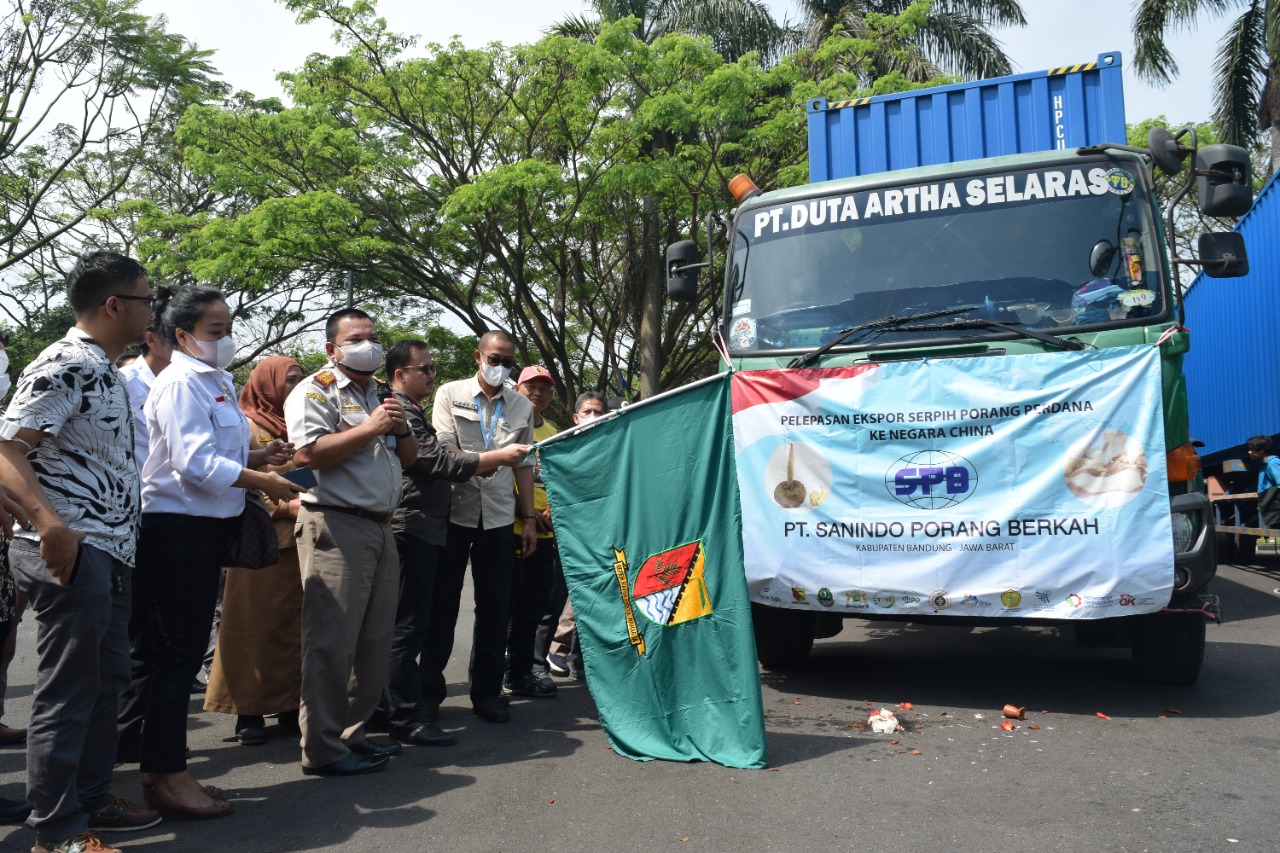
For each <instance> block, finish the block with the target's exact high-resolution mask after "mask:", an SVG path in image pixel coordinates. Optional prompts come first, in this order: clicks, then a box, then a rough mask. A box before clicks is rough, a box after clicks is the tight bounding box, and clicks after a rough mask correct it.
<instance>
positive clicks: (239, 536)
mask: <svg viewBox="0 0 1280 853" xmlns="http://www.w3.org/2000/svg"><path fill="white" fill-rule="evenodd" d="M221 562H222V565H223V566H226V567H229V568H230V567H234V568H238V569H265V568H266V567H267V566H274V565H275V564H276V563H278V562H280V539H279V537H278V536H277V535H276V525H275V522H274V521H272V520H271V513H269V512H267V505H266V503H265V502H264V501H263V500H262V495H261V494H260V493H259V492H258V490H257V489H245V493H244V512H242V513H240V520H239V524H237V525H236V532H235V534H234V535H233V536H232V537H231V538H230V539H229V540H228V541H227V545H226V547H225V548H223V549H222V561H221Z"/></svg>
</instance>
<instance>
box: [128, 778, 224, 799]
mask: <svg viewBox="0 0 1280 853" xmlns="http://www.w3.org/2000/svg"><path fill="white" fill-rule="evenodd" d="M155 786H156V783H155V780H152V781H150V782H148V781H147V780H146V779H145V778H144V779H143V780H142V794H143V796H144V797H145V796H146V794H147V792H148V791H150V790H151V789H152V788H154V787H155ZM200 790H201V791H204V795H205V796H206V797H208V798H209V799H211V800H221V799H222V798H223V797H225V796H226V795H227V792H226V791H224V790H222V789H221V788H219V787H218V786H217V785H201V786H200Z"/></svg>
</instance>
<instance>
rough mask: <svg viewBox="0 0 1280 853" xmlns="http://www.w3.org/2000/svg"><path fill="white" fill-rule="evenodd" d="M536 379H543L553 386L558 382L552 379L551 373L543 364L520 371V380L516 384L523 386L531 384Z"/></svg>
mask: <svg viewBox="0 0 1280 853" xmlns="http://www.w3.org/2000/svg"><path fill="white" fill-rule="evenodd" d="M534 379H541V380H543V381H544V382H547V383H549V384H551V385H555V384H556V381H555V380H554V379H552V378H551V371H549V370H547V369H546V368H545V367H543V366H542V365H541V364H533V365H530V366H529V367H526V368H525V369H524V370H522V371H520V380H519V381H518V382H517V383H516V384H517V385H523V384H524V383H526V382H530V381H532V380H534Z"/></svg>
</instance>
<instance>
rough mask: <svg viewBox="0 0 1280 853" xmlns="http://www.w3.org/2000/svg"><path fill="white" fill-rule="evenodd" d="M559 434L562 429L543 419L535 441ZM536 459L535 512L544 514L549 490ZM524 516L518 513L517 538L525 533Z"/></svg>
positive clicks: (550, 536)
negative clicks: (543, 481)
mask: <svg viewBox="0 0 1280 853" xmlns="http://www.w3.org/2000/svg"><path fill="white" fill-rule="evenodd" d="M558 432H560V427H558V426H556V425H555V424H553V423H552V422H551V421H549V420H547V419H546V418H543V420H542V423H540V424H537V425H535V426H534V428H533V440H534V441H545V440H546V439H548V438H551V436H553V435H555V434H556V433H558ZM534 459H535V460H537V461H535V462H534V464H533V511H534V512H537V513H542V512H545V511H546V509H547V507H548V506H550V504H549V503H548V502H547V490H546V488H545V487H544V486H543V485H542V461H541V460H538V459H537V456H536V454H535V456H534ZM519 493H520V489H519V487H516V494H519ZM516 506H517V507H519V506H520V504H518V503H517V504H516ZM522 515H523V513H520V512H517V513H516V535H517V536H519V535H521V534H522V533H524V519H523V518H521V516H522ZM538 538H539V539H554V538H556V535H555V534H554V533H539V534H538Z"/></svg>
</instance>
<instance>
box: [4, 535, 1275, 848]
mask: <svg viewBox="0 0 1280 853" xmlns="http://www.w3.org/2000/svg"><path fill="white" fill-rule="evenodd" d="M1259 559H1260V561H1261V562H1262V565H1261V566H1254V567H1249V568H1239V567H1230V566H1224V567H1222V569H1221V570H1220V573H1219V577H1218V579H1217V580H1216V581H1215V582H1214V586H1213V589H1212V591H1214V592H1216V593H1217V594H1218V595H1219V596H1220V597H1221V600H1222V607H1223V611H1224V615H1225V617H1226V621H1225V624H1223V625H1221V626H1216V625H1210V626H1209V648H1208V653H1207V658H1206V663H1205V669H1204V672H1203V674H1202V676H1201V678H1200V681H1199V683H1198V684H1197V685H1196V686H1195V687H1191V688H1168V687H1153V686H1150V685H1148V684H1145V683H1143V682H1142V681H1140V680H1138V679H1137V678H1135V676H1134V674H1133V672H1132V670H1131V668H1130V665H1129V662H1128V656H1127V653H1125V652H1121V651H1118V650H1098V649H1077V648H1076V647H1075V645H1074V643H1073V641H1072V639H1071V638H1070V637H1068V636H1061V635H1059V634H1058V633H1057V632H1056V631H1054V630H1048V629H1025V628H996V629H972V630H966V629H964V628H940V627H922V626H920V625H915V624H905V623H883V622H882V623H860V622H848V623H846V627H845V629H844V631H843V632H842V633H841V634H840V635H839V636H837V637H835V638H832V639H830V640H823V641H821V642H820V643H819V644H818V645H817V646H816V647H815V650H814V654H813V656H812V658H811V660H810V662H809V664H808V665H807V666H806V667H805V668H804V669H802V670H800V671H797V672H790V673H786V674H780V673H769V672H766V673H764V674H763V675H762V679H763V683H764V702H765V709H766V712H767V727H768V749H769V758H770V762H771V764H772V767H771V768H770V770H756V771H745V770H731V769H727V768H724V767H720V766H718V765H711V764H673V763H664V762H633V761H629V760H627V759H624V758H620V757H618V756H616V755H614V754H613V753H612V752H611V751H610V749H609V748H608V743H607V741H606V739H605V737H604V734H603V732H602V731H601V730H600V728H599V725H598V722H597V718H596V712H595V706H594V705H593V703H592V701H591V697H590V695H589V694H588V692H587V690H586V688H585V686H584V685H582V684H581V683H578V682H568V681H561V682H560V685H561V691H560V695H559V696H558V697H557V698H555V699H549V700H522V701H516V702H514V703H513V705H512V722H511V723H510V724H508V725H492V724H489V723H485V722H483V721H481V720H478V719H476V718H475V717H473V716H471V713H470V709H469V706H468V704H467V701H466V697H465V687H464V686H463V682H464V678H465V658H460V659H459V660H456V661H455V662H454V663H453V666H452V669H451V672H450V681H451V689H453V690H454V691H455V692H456V693H458V694H459V695H457V696H455V697H454V698H452V699H451V700H450V701H449V702H448V703H447V704H446V705H445V707H444V709H443V711H442V715H441V724H442V725H443V726H444V727H445V728H448V729H450V730H453V731H456V732H457V734H458V736H459V739H460V741H461V742H460V744H459V745H458V746H455V747H447V748H410V749H406V750H405V752H404V753H403V754H402V755H401V756H400V757H398V758H396V759H393V761H392V766H391V767H390V769H389V770H388V771H386V772H383V773H379V774H375V775H371V776H364V777H356V778H349V779H324V778H314V777H304V776H303V775H302V774H301V772H300V769H299V764H298V750H297V746H296V743H290V742H289V741H288V739H286V738H276V739H273V740H272V741H270V742H268V743H267V744H266V745H263V746H258V747H243V746H239V745H237V744H235V743H234V742H232V741H231V740H230V739H229V738H230V735H231V727H232V719H231V718H230V717H225V716H222V715H218V714H211V713H205V712H202V711H198V710H197V709H198V704H197V703H195V702H193V703H192V709H193V714H192V716H191V722H190V732H191V736H190V743H191V747H192V749H193V750H194V752H195V756H194V758H193V761H192V769H193V771H194V772H195V773H196V774H197V776H198V777H199V778H200V779H202V780H203V781H205V782H212V783H215V784H217V785H220V786H222V787H223V788H225V789H227V790H228V791H229V792H230V796H231V797H232V798H234V800H235V802H236V812H235V814H234V815H233V816H231V817H228V818H225V819H221V820H217V821H212V822H207V823H186V824H178V823H164V824H161V825H159V826H157V827H155V828H154V829H152V830H148V831H144V832H142V833H136V834H132V835H115V836H113V838H112V839H111V840H113V841H115V842H116V843H119V844H121V845H123V847H124V848H125V849H126V850H129V851H148V852H149V853H150V852H151V851H253V853H285V851H306V850H362V851H364V850H377V851H405V852H406V853H417V851H435V850H449V851H470V850H478V851H490V850H495V851H496V850H510V851H524V850H546V851H556V853H561V851H574V850H592V851H612V850H618V851H631V850H636V849H648V850H686V851H687V850H691V849H701V850H828V849H829V850H846V849H847V850H872V851H934V850H945V851H952V850H954V851H970V850H972V851H982V853H1000V851H1010V853H1014V852H1015V851H1016V853H1029V851H1059V850H1065V851H1076V850H1079V851H1113V850H1114V851H1121V850H1123V851H1130V850H1132V851H1146V850H1150V851H1212V850H1239V851H1245V850H1275V849H1277V848H1280V809H1278V808H1277V806H1280V797H1278V794H1280V784H1278V781H1277V770H1276V765H1277V758H1278V756H1277V743H1278V740H1277V733H1278V732H1280V679H1277V672H1278V671H1280V594H1277V592H1276V589H1277V587H1280V559H1278V558H1276V557H1275V556H1272V555H1264V556H1262V557H1260V558H1259ZM468 595H469V593H468ZM31 623H32V620H31V618H30V617H28V618H27V619H25V620H24V621H23V625H22V634H21V637H20V645H19V652H18V660H17V661H16V662H15V664H14V667H13V673H12V682H11V687H10V694H9V714H8V716H7V718H6V722H9V723H10V724H15V723H19V722H20V721H21V720H23V719H24V717H25V714H26V713H27V711H28V710H29V707H30V695H31V685H32V681H33V677H34V661H33V658H34V631H33V628H32V624H31ZM470 630H471V626H470V623H469V617H468V615H467V614H465V613H464V615H463V619H462V620H460V624H459V643H458V646H459V649H460V651H461V653H462V654H465V652H466V651H467V649H468V648H469V635H470ZM900 702H910V703H912V705H913V706H914V707H913V709H912V710H910V711H897V708H898V704H899V703H900ZM1005 703H1013V704H1016V705H1020V706H1026V708H1027V720H1026V721H1025V722H1024V723H1021V724H1020V726H1021V728H1020V729H1018V730H1017V731H1013V732H1006V731H1003V730H1001V729H1000V728H999V724H1000V722H1001V708H1002V707H1003V706H1004V704H1005ZM881 706H883V707H887V708H891V709H894V710H895V712H896V713H897V714H898V717H899V719H900V720H901V721H902V722H903V723H904V724H905V726H906V729H907V730H906V731H904V732H902V733H900V734H895V735H877V734H873V733H871V732H870V731H869V730H865V731H864V730H862V729H859V728H857V727H856V725H857V724H862V723H865V721H866V719H867V715H868V713H870V712H871V711H874V710H875V709H877V708H879V707H881ZM1099 714H1105V715H1106V716H1107V717H1109V718H1110V719H1103V718H1102V717H1100V716H1098V715H1099ZM1032 724H1034V725H1036V726H1038V727H1039V728H1038V729H1032V728H1031V725H1032ZM894 740H897V741H898V743H896V744H895V743H893V741H894ZM917 752H918V754H917ZM23 762H24V755H23V752H22V750H21V749H17V750H15V749H8V750H0V795H3V796H8V797H16V796H20V795H21V792H22V790H23V787H22V786H23V780H24V778H25V774H24V763H23ZM116 778H117V785H116V792H117V793H120V794H123V795H125V796H130V797H134V798H140V795H141V792H140V790H139V789H138V772H137V770H136V767H130V768H127V769H121V770H119V771H118V772H117V776H116ZM31 839H32V836H31V833H30V832H29V831H28V830H26V829H23V828H19V827H0V851H18V850H23V851H25V850H29V849H30V844H31Z"/></svg>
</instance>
